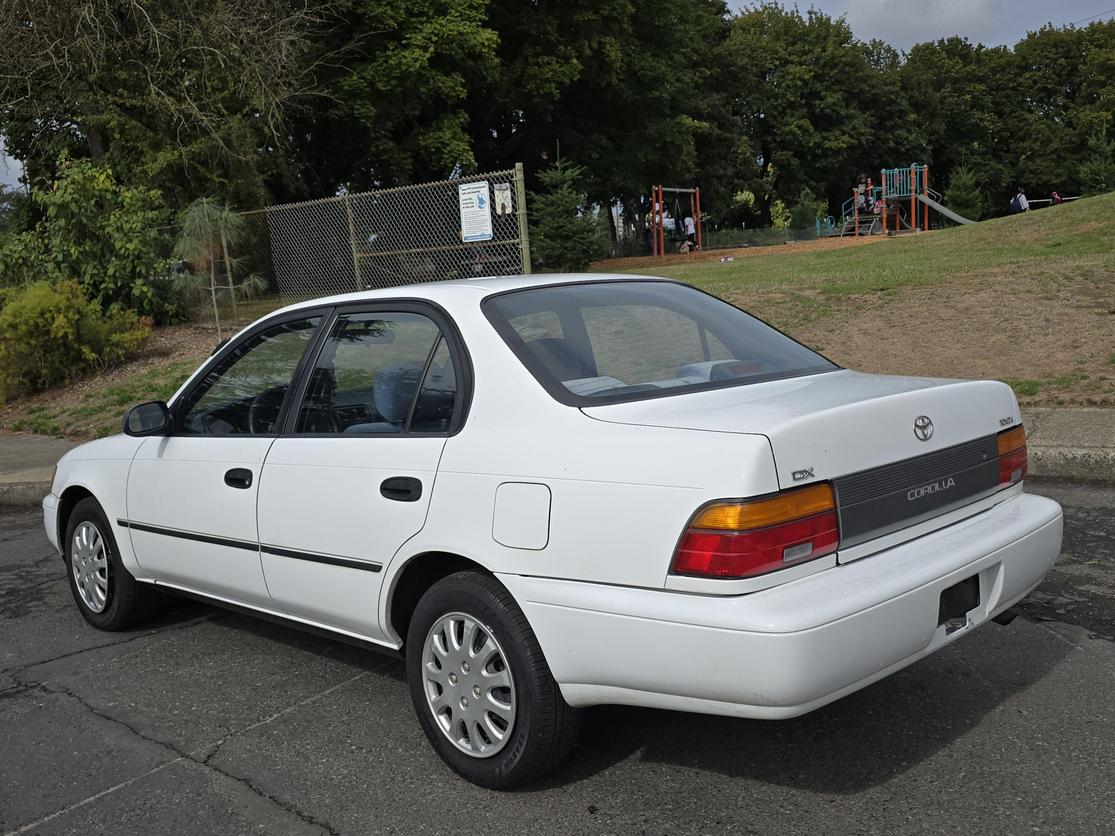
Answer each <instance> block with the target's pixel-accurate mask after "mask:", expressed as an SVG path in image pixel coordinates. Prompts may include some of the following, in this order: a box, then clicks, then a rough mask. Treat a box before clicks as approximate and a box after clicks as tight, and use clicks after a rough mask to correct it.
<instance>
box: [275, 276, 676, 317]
mask: <svg viewBox="0 0 1115 836" xmlns="http://www.w3.org/2000/svg"><path fill="white" fill-rule="evenodd" d="M617 280H625V281H650V282H668V281H672V280H671V279H665V278H662V277H659V276H641V275H631V274H624V273H531V274H529V275H525V276H487V277H483V278H476V279H453V280H450V281H444V282H422V283H418V284H404V285H394V286H392V287H384V288H379V289H377V290H363V291H358V292H356V293H342V294H338V295H336V296H323V297H321V298H317V299H307V300H305V301H303V302H296V303H294V304H291V305H287V306H286V307H284V308H282V309H281V310H279V311H275V312H274V313H275V314H279V313H285V312H289V311H296V310H298V309H300V308H316V307H320V306H322V305H336V304H342V303H345V304H348V303H352V302H364V301H368V302H375V301H378V300H387V299H424V300H427V301H430V302H435V303H437V304H440V305H445V306H446V307H452V306H453V304H454V303H458V304H459V303H461V302H464V301H465V300H466V299H470V300H475V299H477V298H481V299H483V298H484V297H487V296H491V295H493V294H496V293H503V292H506V291H509V290H523V289H526V288H532V287H546V286H548V285H556V284H572V283H584V284H590V283H593V282H609V281H611V282H614V281H617ZM273 315H274V314H269V315H268V317H267V318H270V317H271V316H273Z"/></svg>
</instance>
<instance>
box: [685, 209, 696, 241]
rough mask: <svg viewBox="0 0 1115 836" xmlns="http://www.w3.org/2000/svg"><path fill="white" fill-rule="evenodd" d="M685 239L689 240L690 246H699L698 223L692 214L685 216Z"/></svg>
mask: <svg viewBox="0 0 1115 836" xmlns="http://www.w3.org/2000/svg"><path fill="white" fill-rule="evenodd" d="M685 240H686V241H688V242H689V244H690V246H692V247H695V246H697V223H696V222H695V221H694V220H693V216H692V215H686V216H685Z"/></svg>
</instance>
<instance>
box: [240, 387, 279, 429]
mask: <svg viewBox="0 0 1115 836" xmlns="http://www.w3.org/2000/svg"><path fill="white" fill-rule="evenodd" d="M285 395H286V387H285V386H276V387H274V388H273V389H268V390H267V391H266V392H261V393H260V394H258V395H256V396H255V397H254V398H252V402H251V403H250V404H248V432H251V433H254V434H256V435H261V434H266V433H270V432H273V431H274V429H275V422H276V421H277V420H278V419H279V410H280V409H281V408H282V406H283V397H284V396H285Z"/></svg>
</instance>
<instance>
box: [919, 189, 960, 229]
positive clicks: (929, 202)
mask: <svg viewBox="0 0 1115 836" xmlns="http://www.w3.org/2000/svg"><path fill="white" fill-rule="evenodd" d="M915 197H917V199H918V200H919V201H921V202H922V203H924V204H925V205H926V206H928V207H929V208H930V209H936V210H937V211H938V212H940V213H941V214H942V215H944V216H945V217H946V218H948V219H949V220H950V221H954V222H956V223H958V224H974V223H975V221H973V220H969V219H968V218H965V217H964V216H963V215H958V214H956V213H955V212H953V211H952V210H951V209H946V208H945V207H944V206H942V205H941V204H940V203H938V202H937V201H935V200H934V199H933V198H931V197H926V196H925V195H923V194H919V195H915Z"/></svg>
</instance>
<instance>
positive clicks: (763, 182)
mask: <svg viewBox="0 0 1115 836" xmlns="http://www.w3.org/2000/svg"><path fill="white" fill-rule="evenodd" d="M762 151H763V164H762V165H761V166H760V167H759V183H760V188H759V190H758V191H757V192H756V194H755V200H756V201H757V202H758V204H759V217H760V222H761V223H762V225H763V226H765V227H771V226H774V218H773V217H772V216H771V212H770V205H771V193H772V192H771V190H769V189H768V188H767V187H768V186H769V185H770V184H769V183H768V182H767V176H768V175H769V174H770V149H768V148H763V149H762Z"/></svg>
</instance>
